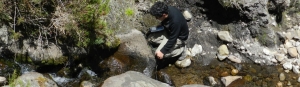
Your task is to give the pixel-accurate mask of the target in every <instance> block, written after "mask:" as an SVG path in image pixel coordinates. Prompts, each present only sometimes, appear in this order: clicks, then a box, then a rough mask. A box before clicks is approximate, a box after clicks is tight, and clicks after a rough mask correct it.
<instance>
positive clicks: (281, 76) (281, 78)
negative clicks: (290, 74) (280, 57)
mask: <svg viewBox="0 0 300 87" xmlns="http://www.w3.org/2000/svg"><path fill="white" fill-rule="evenodd" d="M279 80H280V81H284V80H285V75H284V74H283V73H280V74H279Z"/></svg>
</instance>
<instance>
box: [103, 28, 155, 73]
mask: <svg viewBox="0 0 300 87" xmlns="http://www.w3.org/2000/svg"><path fill="white" fill-rule="evenodd" d="M117 37H118V38H120V40H121V44H120V47H119V49H118V50H117V52H115V53H114V54H113V55H112V56H111V57H109V58H108V59H107V60H104V61H102V62H101V63H100V64H99V65H100V68H102V69H109V71H108V72H107V73H110V74H111V75H117V74H121V73H124V72H126V71H128V70H134V71H138V72H143V73H144V74H145V75H147V76H149V77H150V76H151V75H152V73H153V70H154V68H155V64H156V63H155V58H154V55H153V54H152V51H151V48H150V47H149V46H148V45H147V42H146V39H145V37H144V36H143V34H142V33H141V32H140V31H138V30H131V31H130V32H127V33H124V34H119V35H117Z"/></svg>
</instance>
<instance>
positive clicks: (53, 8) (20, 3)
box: [0, 0, 133, 48]
mask: <svg viewBox="0 0 300 87" xmlns="http://www.w3.org/2000/svg"><path fill="white" fill-rule="evenodd" d="M11 3H16V4H11ZM12 7H15V8H12ZM6 9H8V10H6ZM8 11H10V12H8ZM109 11H110V8H109V0H82V1H78V0H67V1H58V0H17V1H9V0H1V1H0V20H7V21H8V20H9V22H11V23H13V24H15V25H13V29H11V30H9V34H10V38H11V39H15V40H23V39H33V40H37V39H39V40H43V41H45V42H55V43H57V44H61V45H69V46H77V47H89V46H93V45H97V46H99V47H108V48H112V47H116V46H118V45H119V43H120V42H119V40H118V39H117V38H116V37H114V31H115V29H110V28H109V27H108V26H107V22H106V20H105V19H104V17H105V15H107V14H108V13H109ZM131 11H132V10H129V13H128V14H129V15H132V14H133V11H132V12H131ZM11 13H12V14H11ZM8 14H9V15H8ZM10 17H12V18H10ZM112 43H113V44H112Z"/></svg>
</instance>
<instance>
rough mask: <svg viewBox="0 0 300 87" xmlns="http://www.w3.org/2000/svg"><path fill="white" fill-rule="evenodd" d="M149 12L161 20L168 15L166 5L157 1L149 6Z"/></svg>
mask: <svg viewBox="0 0 300 87" xmlns="http://www.w3.org/2000/svg"><path fill="white" fill-rule="evenodd" d="M150 14H151V15H152V16H154V17H155V18H156V19H158V20H161V21H163V20H164V19H166V18H167V17H168V5H166V4H165V3H163V2H160V1H158V2H156V3H154V5H152V6H151V8H150Z"/></svg>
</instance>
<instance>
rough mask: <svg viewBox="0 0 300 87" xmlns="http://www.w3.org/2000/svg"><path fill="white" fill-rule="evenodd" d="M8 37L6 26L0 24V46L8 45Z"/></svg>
mask: <svg viewBox="0 0 300 87" xmlns="http://www.w3.org/2000/svg"><path fill="white" fill-rule="evenodd" d="M8 37H9V36H8V29H7V26H6V25H1V23H0V44H1V43H2V44H8Z"/></svg>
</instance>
